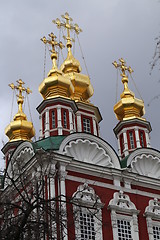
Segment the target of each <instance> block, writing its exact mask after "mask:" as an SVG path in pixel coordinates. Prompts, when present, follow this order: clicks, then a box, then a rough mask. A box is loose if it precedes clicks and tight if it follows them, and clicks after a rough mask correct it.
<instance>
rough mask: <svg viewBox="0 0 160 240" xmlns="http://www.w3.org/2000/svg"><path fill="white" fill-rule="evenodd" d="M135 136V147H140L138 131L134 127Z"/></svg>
mask: <svg viewBox="0 0 160 240" xmlns="http://www.w3.org/2000/svg"><path fill="white" fill-rule="evenodd" d="M135 136H136V143H137V148H140V147H141V144H140V139H139V132H138V129H137V128H136V129H135Z"/></svg>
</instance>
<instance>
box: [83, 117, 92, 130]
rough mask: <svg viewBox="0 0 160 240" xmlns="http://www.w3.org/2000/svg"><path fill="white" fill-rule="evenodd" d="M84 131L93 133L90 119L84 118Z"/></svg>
mask: <svg viewBox="0 0 160 240" xmlns="http://www.w3.org/2000/svg"><path fill="white" fill-rule="evenodd" d="M83 131H84V132H88V133H91V121H90V119H88V118H83Z"/></svg>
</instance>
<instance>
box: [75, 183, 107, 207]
mask: <svg viewBox="0 0 160 240" xmlns="http://www.w3.org/2000/svg"><path fill="white" fill-rule="evenodd" d="M72 197H73V201H78V202H79V203H80V204H81V205H84V204H85V205H90V206H91V205H94V206H95V205H96V206H99V207H101V206H103V204H102V203H101V200H100V198H99V197H98V196H97V195H96V193H95V191H94V189H93V188H92V187H90V186H88V184H87V183H84V184H83V185H80V186H78V188H77V191H76V192H75V193H74V194H73V196H72Z"/></svg>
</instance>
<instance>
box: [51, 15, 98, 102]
mask: <svg viewBox="0 0 160 240" xmlns="http://www.w3.org/2000/svg"><path fill="white" fill-rule="evenodd" d="M62 18H63V20H62V21H61V20H60V19H58V18H57V19H56V20H53V23H55V24H56V25H57V28H64V29H65V30H66V31H67V35H66V36H63V37H64V38H65V39H66V40H67V43H66V47H67V49H68V54H67V58H66V59H65V61H64V62H63V63H62V65H61V67H60V70H61V71H62V72H63V74H64V77H65V78H67V79H70V80H71V84H72V86H73V87H74V91H73V93H72V94H71V99H73V100H75V101H84V102H88V100H89V98H90V97H91V96H92V95H93V92H94V91H93V87H92V85H91V83H90V79H89V77H88V76H86V75H83V74H81V73H80V72H81V66H80V63H79V61H78V60H77V59H75V58H74V56H73V54H72V51H71V48H72V41H74V39H72V38H71V36H70V33H71V31H74V32H75V33H76V34H77V35H78V34H79V33H80V32H82V29H80V28H79V26H78V24H73V19H72V18H71V17H70V16H69V14H68V13H67V12H66V13H65V14H64V15H62Z"/></svg>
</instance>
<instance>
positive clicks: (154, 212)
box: [145, 198, 160, 220]
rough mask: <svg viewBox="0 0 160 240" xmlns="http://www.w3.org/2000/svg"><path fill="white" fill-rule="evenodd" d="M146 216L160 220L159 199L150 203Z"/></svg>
mask: <svg viewBox="0 0 160 240" xmlns="http://www.w3.org/2000/svg"><path fill="white" fill-rule="evenodd" d="M145 216H146V217H147V216H150V217H152V218H153V219H159V220H160V201H158V199H157V198H154V199H153V200H150V201H149V205H148V206H147V207H146V209H145Z"/></svg>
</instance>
